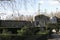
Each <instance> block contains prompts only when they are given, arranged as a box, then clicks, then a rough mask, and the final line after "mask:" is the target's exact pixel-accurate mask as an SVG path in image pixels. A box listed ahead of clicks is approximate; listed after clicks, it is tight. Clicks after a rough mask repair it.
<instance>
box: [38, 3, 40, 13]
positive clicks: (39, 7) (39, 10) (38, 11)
mask: <svg viewBox="0 0 60 40" xmlns="http://www.w3.org/2000/svg"><path fill="white" fill-rule="evenodd" d="M38 14H40V3H38Z"/></svg>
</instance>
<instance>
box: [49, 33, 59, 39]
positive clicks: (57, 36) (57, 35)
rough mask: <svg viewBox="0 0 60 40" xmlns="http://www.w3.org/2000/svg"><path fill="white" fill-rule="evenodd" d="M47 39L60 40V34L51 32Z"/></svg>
mask: <svg viewBox="0 0 60 40" xmlns="http://www.w3.org/2000/svg"><path fill="white" fill-rule="evenodd" d="M48 40H60V34H52V38H51V39H48Z"/></svg>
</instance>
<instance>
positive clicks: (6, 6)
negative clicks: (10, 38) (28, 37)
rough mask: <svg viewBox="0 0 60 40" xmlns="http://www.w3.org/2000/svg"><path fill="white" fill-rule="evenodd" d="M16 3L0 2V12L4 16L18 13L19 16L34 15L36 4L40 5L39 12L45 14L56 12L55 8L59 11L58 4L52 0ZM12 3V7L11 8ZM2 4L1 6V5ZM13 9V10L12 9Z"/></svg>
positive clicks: (20, 0) (19, 1)
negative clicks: (4, 14)
mask: <svg viewBox="0 0 60 40" xmlns="http://www.w3.org/2000/svg"><path fill="white" fill-rule="evenodd" d="M15 1H16V2H13V1H12V2H9V1H8V2H4V3H3V1H2V2H1V1H0V12H3V13H6V14H11V13H13V10H14V14H15V13H16V14H17V11H19V12H20V13H21V14H28V13H29V14H28V15H34V14H35V12H38V4H39V3H40V11H42V12H44V11H45V9H46V10H47V12H51V11H53V12H56V8H58V11H60V3H59V2H58V1H54V0H15ZM12 3H13V6H12ZM1 4H2V5H1ZM12 8H13V9H12Z"/></svg>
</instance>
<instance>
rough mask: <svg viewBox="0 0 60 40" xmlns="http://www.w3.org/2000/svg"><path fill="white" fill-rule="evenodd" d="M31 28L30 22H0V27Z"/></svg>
mask: <svg viewBox="0 0 60 40" xmlns="http://www.w3.org/2000/svg"><path fill="white" fill-rule="evenodd" d="M23 26H32V24H31V22H30V21H17V20H0V27H18V28H20V27H23Z"/></svg>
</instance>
